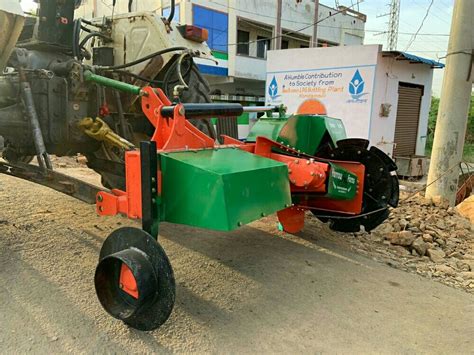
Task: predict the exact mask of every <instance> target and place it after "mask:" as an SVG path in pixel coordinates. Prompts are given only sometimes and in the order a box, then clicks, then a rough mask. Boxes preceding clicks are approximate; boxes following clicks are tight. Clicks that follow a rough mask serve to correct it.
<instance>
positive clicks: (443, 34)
mask: <svg viewBox="0 0 474 355" xmlns="http://www.w3.org/2000/svg"><path fill="white" fill-rule="evenodd" d="M361 2H362V1H359V2H358V3H356V4H353V5H352V6H355V5H358V4H360V3H361ZM213 5H218V6H222V7H225V8H227V9H231V10H235V11H239V12H243V13H246V14H250V15H254V16H255V12H252V11H247V10H243V9H239V8H237V7H232V6H228V5H224V4H220V3H213ZM352 6H351V7H352ZM341 12H343V11H341ZM338 13H339V12H338ZM333 15H336V14H333ZM258 16H259V17H265V18H270V19H272V20H276V16H271V15H264V14H258ZM242 19H243V20H245V21H247V22H248V21H252V20H251V19H246V18H242ZM281 20H282V21H284V22H290V23H297V24H300V25H310V26H312V25H313V23H312V22H302V21H294V20H289V19H285V18H282V19H281ZM322 20H325V18H324V19H322ZM322 20H320V21H322ZM318 27H326V28H338V29H341V30H352V31H363V32H373V33H382V34H383V33H385V32H380V30H375V29H359V28H354V27H340V26H331V25H319V24H318ZM398 34H399V35H410V36H411V35H413V34H414V32H398ZM418 36H440V37H449V34H448V33H418Z"/></svg>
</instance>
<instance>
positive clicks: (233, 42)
mask: <svg viewBox="0 0 474 355" xmlns="http://www.w3.org/2000/svg"><path fill="white" fill-rule="evenodd" d="M276 3H277V2H276V0H212V1H210V0H176V2H175V15H174V21H176V22H180V23H183V24H194V25H196V26H199V27H202V28H205V29H207V30H208V32H209V39H208V41H207V43H208V45H209V47H210V48H211V50H212V53H213V55H214V57H215V61H216V62H212V61H209V60H200V59H198V60H197V63H198V65H199V67H200V69H201V71H202V72H203V73H204V74H205V76H206V78H207V79H208V81H209V83H210V84H211V87H212V89H213V99H214V100H223V101H238V102H244V103H246V104H261V103H263V102H264V101H265V98H264V96H265V78H266V56H267V51H268V50H271V49H274V48H275V40H274V39H273V38H274V37H275V27H276V17H277V9H276ZM314 6H315V4H314V1H312V0H303V1H296V0H283V7H282V31H283V38H282V49H291V48H306V47H309V43H310V41H311V36H312V33H313V27H312V23H313V22H314ZM127 7H128V1H117V2H116V7H115V9H114V13H116V14H118V13H124V12H127V11H128V10H127ZM132 11H153V12H156V13H157V14H159V15H163V16H167V15H168V14H169V12H170V0H135V1H134V2H133V3H132ZM338 11H339V10H338V9H334V8H331V7H328V6H325V5H323V4H320V5H319V19H320V20H321V19H324V18H326V19H325V20H324V21H322V22H321V23H320V24H318V45H319V46H339V45H360V44H363V41H364V25H365V16H364V15H363V14H360V13H356V12H351V11H346V12H340V13H338ZM77 12H78V13H77V16H82V17H85V18H91V17H101V16H108V15H110V14H111V13H112V0H83V5H82V6H81V7H80V8H79V9H78V10H77Z"/></svg>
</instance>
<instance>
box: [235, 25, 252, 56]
mask: <svg viewBox="0 0 474 355" xmlns="http://www.w3.org/2000/svg"><path fill="white" fill-rule="evenodd" d="M249 40H250V33H249V32H247V31H242V30H238V31H237V42H238V44H237V54H243V55H249Z"/></svg>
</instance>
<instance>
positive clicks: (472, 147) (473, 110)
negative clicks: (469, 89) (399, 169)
mask: <svg viewBox="0 0 474 355" xmlns="http://www.w3.org/2000/svg"><path fill="white" fill-rule="evenodd" d="M439 100H440V99H439V97H434V96H433V97H432V98H431V107H430V113H429V117H428V137H427V138H428V139H427V141H426V155H427V156H430V155H431V149H432V148H433V138H434V132H435V128H436V119H437V117H438V109H439ZM463 159H464V160H466V161H469V162H474V95H472V96H471V105H470V108H469V112H468V118H467V130H466V139H465V142H464V154H463Z"/></svg>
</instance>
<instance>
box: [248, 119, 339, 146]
mask: <svg viewBox="0 0 474 355" xmlns="http://www.w3.org/2000/svg"><path fill="white" fill-rule="evenodd" d="M326 134H329V137H330V139H331V141H332V143H333V144H334V145H336V142H337V141H338V140H340V139H344V138H346V131H345V129H344V124H343V123H342V121H341V120H340V119H337V118H332V117H327V116H316V115H293V116H290V117H287V118H283V119H260V120H259V121H258V122H257V123H256V124H255V125H254V126H253V127H252V130H251V131H250V134H249V136H248V138H247V141H249V142H255V141H256V137H258V136H264V137H267V138H269V139H272V140H274V141H277V142H279V143H283V144H285V145H289V146H290V147H292V148H294V149H297V150H300V151H302V152H304V153H306V154H311V155H314V154H315V153H316V151H317V150H318V148H319V146H320V144H321V142H322V140H323V138H324V136H325V135H326Z"/></svg>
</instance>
